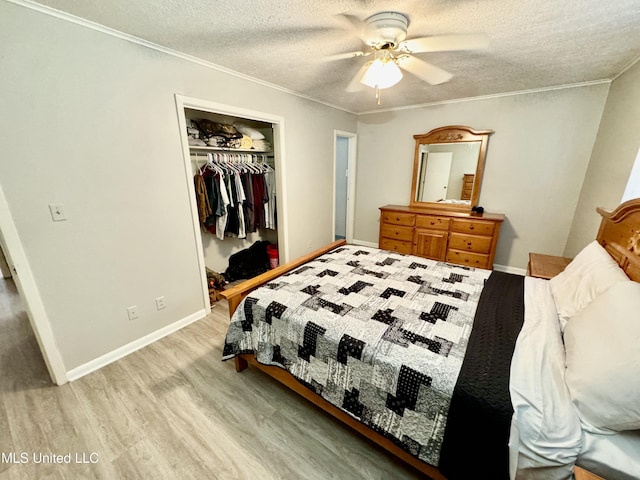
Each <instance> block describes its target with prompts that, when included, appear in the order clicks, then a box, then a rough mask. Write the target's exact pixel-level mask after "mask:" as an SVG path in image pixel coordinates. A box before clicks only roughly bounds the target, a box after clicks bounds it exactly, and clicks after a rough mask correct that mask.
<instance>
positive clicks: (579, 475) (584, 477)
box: [573, 467, 604, 480]
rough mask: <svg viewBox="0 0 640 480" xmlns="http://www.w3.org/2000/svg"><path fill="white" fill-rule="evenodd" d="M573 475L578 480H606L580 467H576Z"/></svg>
mask: <svg viewBox="0 0 640 480" xmlns="http://www.w3.org/2000/svg"><path fill="white" fill-rule="evenodd" d="M573 474H574V475H575V478H576V480H604V478H602V477H600V476H598V475H596V474H595V473H591V472H588V471H586V470H583V469H581V468H580V467H575V468H574V469H573Z"/></svg>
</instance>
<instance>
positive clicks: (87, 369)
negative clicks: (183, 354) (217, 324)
mask: <svg viewBox="0 0 640 480" xmlns="http://www.w3.org/2000/svg"><path fill="white" fill-rule="evenodd" d="M206 314H207V312H206V311H205V310H198V311H197V312H195V313H192V314H191V315H189V316H187V317H184V318H182V319H180V320H178V321H177V322H174V323H172V324H170V325H167V326H166V327H163V328H161V329H160V330H156V331H155V332H152V333H150V334H148V335H145V336H144V337H141V338H139V339H137V340H134V341H133V342H131V343H128V344H126V345H123V346H122V347H119V348H116V349H115V350H113V351H111V352H109V353H106V354H104V355H101V356H99V357H98V358H96V359H94V360H91V361H90V362H87V363H85V364H84V365H80V366H79V367H76V368H73V369H71V370H69V371H67V379H68V380H69V381H70V382H72V381H74V380H77V379H79V378H80V377H84V376H85V375H88V374H89V373H91V372H95V371H96V370H98V369H100V368H102V367H105V366H107V365H109V364H110V363H113V362H115V361H116V360H120V359H121V358H123V357H126V356H127V355H129V354H130V353H133V352H135V351H136V350H140V349H141V348H143V347H146V346H147V345H149V344H151V343H153V342H156V341H158V340H160V339H161V338H163V337H166V336H167V335H169V334H171V333H173V332H175V331H177V330H180V329H181V328H184V327H186V326H187V325H189V324H190V323H193V322H195V321H197V320H200V319H201V318H204V317H205V316H206Z"/></svg>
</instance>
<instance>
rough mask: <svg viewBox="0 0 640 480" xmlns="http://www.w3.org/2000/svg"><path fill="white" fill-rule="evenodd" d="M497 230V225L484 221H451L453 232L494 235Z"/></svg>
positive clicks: (458, 219)
mask: <svg viewBox="0 0 640 480" xmlns="http://www.w3.org/2000/svg"><path fill="white" fill-rule="evenodd" d="M495 228H496V224H495V223H494V222H487V221H483V220H465V219H461V218H455V219H453V220H452V221H451V231H452V232H460V233H473V234H476V235H493V231H494V230H495Z"/></svg>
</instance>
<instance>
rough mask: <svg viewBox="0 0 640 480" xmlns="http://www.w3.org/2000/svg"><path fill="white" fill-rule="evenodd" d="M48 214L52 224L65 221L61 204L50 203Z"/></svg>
mask: <svg viewBox="0 0 640 480" xmlns="http://www.w3.org/2000/svg"><path fill="white" fill-rule="evenodd" d="M49 213H51V220H53V221H54V222H61V221H63V220H66V219H67V215H66V214H65V213H64V205H62V204H61V203H50V204H49Z"/></svg>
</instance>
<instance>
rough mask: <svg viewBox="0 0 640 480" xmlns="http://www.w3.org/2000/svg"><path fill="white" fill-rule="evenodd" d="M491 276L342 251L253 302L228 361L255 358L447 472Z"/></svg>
mask: <svg viewBox="0 0 640 480" xmlns="http://www.w3.org/2000/svg"><path fill="white" fill-rule="evenodd" d="M490 274H491V272H490V271H489V270H480V269H473V268H469V267H463V266H459V265H453V264H448V263H444V262H436V261H432V260H427V259H424V258H420V257H415V256H411V255H402V254H397V253H394V252H389V251H385V250H378V249H373V248H367V247H361V246H351V245H349V246H344V247H340V248H337V249H335V250H332V251H331V252H329V253H327V254H325V255H323V256H321V257H319V258H317V259H315V260H313V261H311V262H308V263H306V264H304V265H303V266H301V267H299V268H297V269H296V270H294V271H292V272H290V273H288V274H285V275H283V276H281V277H278V278H277V279H275V280H274V281H272V282H270V283H267V284H266V285H264V286H263V287H261V288H259V289H257V290H254V291H253V292H251V293H250V295H249V296H248V297H246V298H245V299H244V300H243V302H242V303H241V304H240V306H239V307H238V309H237V310H236V312H235V313H234V315H233V317H232V319H231V324H230V326H229V330H228V332H227V336H226V340H225V346H224V351H223V360H228V359H230V358H233V357H234V356H235V355H237V354H240V353H254V354H255V356H256V358H257V360H258V361H259V362H261V363H263V364H266V365H277V366H279V367H281V368H284V369H285V370H287V371H288V372H289V373H291V374H292V375H293V376H294V377H295V378H296V379H297V380H298V381H300V382H301V383H302V384H304V385H305V386H306V387H308V388H310V389H311V390H313V391H314V392H315V393H317V394H318V395H320V396H322V397H323V398H325V399H326V400H328V401H329V402H331V403H332V404H333V405H335V406H337V407H339V408H341V409H342V410H343V411H345V412H347V413H349V414H350V415H352V416H353V417H355V418H356V419H358V420H359V421H360V422H362V423H364V424H365V425H367V426H369V427H370V428H371V429H373V430H375V431H376V432H378V433H380V434H381V435H384V436H385V437H387V438H389V439H390V440H392V441H393V442H394V443H396V444H397V445H399V446H401V447H402V448H403V449H404V450H406V451H408V452H409V453H411V454H413V455H414V456H416V457H418V458H419V459H421V460H423V461H425V462H427V463H429V464H432V465H438V460H439V456H440V448H441V444H442V441H443V436H444V430H445V426H446V418H447V413H448V411H449V405H450V402H451V396H452V393H453V391H454V387H455V385H456V379H457V377H458V374H459V372H460V369H461V366H462V363H463V358H464V354H465V350H466V348H467V343H468V340H469V336H470V333H471V329H472V325H473V320H474V315H475V312H476V308H477V304H478V300H479V297H480V293H481V291H482V289H483V287H484V285H485V281H486V280H487V278H488V277H489V275H490Z"/></svg>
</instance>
